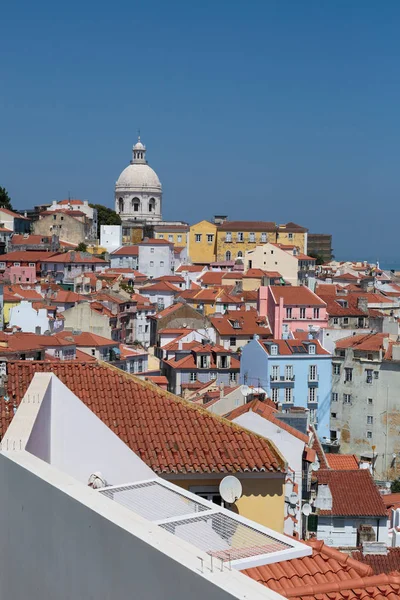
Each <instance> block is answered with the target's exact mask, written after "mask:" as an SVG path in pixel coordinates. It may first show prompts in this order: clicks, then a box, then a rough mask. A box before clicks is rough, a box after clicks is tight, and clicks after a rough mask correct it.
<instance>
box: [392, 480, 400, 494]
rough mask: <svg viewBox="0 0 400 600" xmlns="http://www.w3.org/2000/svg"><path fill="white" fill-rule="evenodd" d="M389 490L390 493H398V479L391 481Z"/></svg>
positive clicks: (399, 485) (399, 488)
mask: <svg viewBox="0 0 400 600" xmlns="http://www.w3.org/2000/svg"><path fill="white" fill-rule="evenodd" d="M390 491H391V492H392V494H398V493H399V492H400V479H395V480H394V481H392V485H391V488H390Z"/></svg>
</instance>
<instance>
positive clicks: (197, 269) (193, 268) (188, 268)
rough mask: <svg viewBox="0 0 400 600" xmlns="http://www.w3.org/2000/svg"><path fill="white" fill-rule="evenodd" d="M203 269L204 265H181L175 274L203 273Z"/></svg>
mask: <svg viewBox="0 0 400 600" xmlns="http://www.w3.org/2000/svg"><path fill="white" fill-rule="evenodd" d="M203 269H204V267H203V265H179V267H178V268H177V269H176V271H175V273H184V272H187V273H201V272H202V271H203Z"/></svg>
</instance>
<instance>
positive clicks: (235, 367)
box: [164, 342, 240, 371]
mask: <svg viewBox="0 0 400 600" xmlns="http://www.w3.org/2000/svg"><path fill="white" fill-rule="evenodd" d="M174 344H175V342H171V343H170V344H167V346H164V349H166V350H168V349H169V346H171V345H174ZM193 344H194V345H193ZM171 349H172V350H177V349H178V348H175V346H174V347H172V348H171ZM182 349H184V350H191V352H190V354H188V355H187V356H184V357H183V358H180V359H178V360H175V359H173V358H172V359H169V360H164V363H166V364H167V365H169V366H170V367H172V368H173V369H178V370H181V369H189V370H191V371H197V369H198V367H197V362H196V352H201V353H206V354H209V355H210V366H209V368H208V370H211V371H215V370H218V368H220V367H217V364H216V360H215V353H219V352H221V353H223V354H229V355H231V354H232V353H231V352H229V351H228V350H226V349H225V348H223V347H222V346H210V345H204V346H203V345H201V344H200V345H199V343H198V342H188V343H187V344H185V343H183V344H182ZM230 362H231V365H230V367H226V370H228V371H239V369H240V361H239V360H238V359H237V358H234V356H231V361H230ZM203 370H204V369H203Z"/></svg>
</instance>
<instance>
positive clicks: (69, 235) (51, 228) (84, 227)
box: [33, 211, 92, 245]
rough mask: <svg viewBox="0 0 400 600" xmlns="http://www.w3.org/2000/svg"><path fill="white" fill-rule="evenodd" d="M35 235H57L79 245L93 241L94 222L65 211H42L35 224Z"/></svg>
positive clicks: (65, 240)
mask: <svg viewBox="0 0 400 600" xmlns="http://www.w3.org/2000/svg"><path fill="white" fill-rule="evenodd" d="M33 231H34V233H35V235H41V236H46V237H50V238H51V236H52V235H57V236H58V237H59V238H60V240H63V241H64V242H69V243H70V244H75V245H78V244H79V243H80V242H85V243H86V242H89V241H91V239H92V238H91V234H92V222H91V221H90V220H89V219H88V218H87V217H86V216H83V217H81V218H80V219H79V218H76V217H74V216H72V215H69V214H67V213H65V212H59V211H54V212H51V213H48V214H46V213H41V215H40V219H39V220H38V221H35V222H34V224H33Z"/></svg>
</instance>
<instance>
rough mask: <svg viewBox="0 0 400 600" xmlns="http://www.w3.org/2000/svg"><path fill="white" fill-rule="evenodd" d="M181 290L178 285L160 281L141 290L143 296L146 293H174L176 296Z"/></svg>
mask: <svg viewBox="0 0 400 600" xmlns="http://www.w3.org/2000/svg"><path fill="white" fill-rule="evenodd" d="M181 291H182V290H180V289H179V288H178V287H176V285H173V284H172V283H169V281H160V282H158V283H153V284H152V285H148V286H145V287H142V288H140V292H141V294H145V293H146V292H172V293H174V294H178V293H180V292H181Z"/></svg>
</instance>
